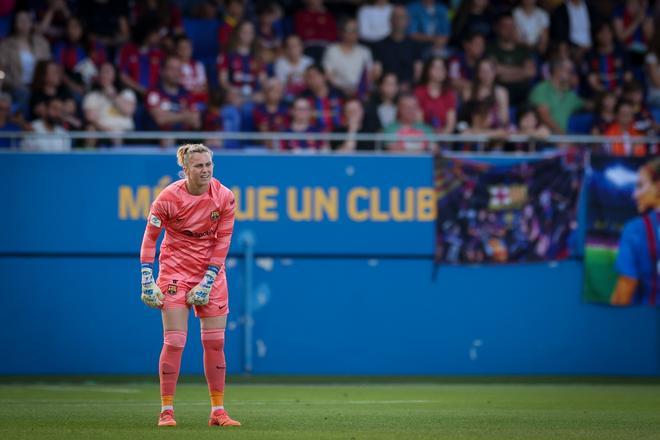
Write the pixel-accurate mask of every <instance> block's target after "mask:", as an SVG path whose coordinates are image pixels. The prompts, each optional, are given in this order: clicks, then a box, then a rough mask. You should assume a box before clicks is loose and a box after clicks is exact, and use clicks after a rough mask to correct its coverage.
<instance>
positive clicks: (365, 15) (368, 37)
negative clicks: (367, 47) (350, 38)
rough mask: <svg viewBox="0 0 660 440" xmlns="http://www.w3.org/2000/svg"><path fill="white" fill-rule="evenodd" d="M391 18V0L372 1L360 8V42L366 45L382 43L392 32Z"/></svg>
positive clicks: (358, 19)
mask: <svg viewBox="0 0 660 440" xmlns="http://www.w3.org/2000/svg"><path fill="white" fill-rule="evenodd" d="M391 16H392V5H391V4H390V2H389V0H372V1H371V2H369V4H366V5H362V6H360V9H358V13H357V21H358V29H359V35H360V40H362V41H364V42H366V43H377V42H378V41H382V40H383V39H384V38H385V37H387V36H388V35H389V34H390V32H391V29H390V22H391Z"/></svg>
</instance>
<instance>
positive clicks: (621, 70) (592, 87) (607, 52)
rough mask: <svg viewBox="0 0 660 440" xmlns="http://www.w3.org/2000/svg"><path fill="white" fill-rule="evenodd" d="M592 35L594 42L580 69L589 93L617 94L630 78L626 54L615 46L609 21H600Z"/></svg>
mask: <svg viewBox="0 0 660 440" xmlns="http://www.w3.org/2000/svg"><path fill="white" fill-rule="evenodd" d="M594 36H595V39H596V42H595V43H596V44H595V45H594V48H593V49H592V50H590V51H589V52H588V53H587V55H586V57H585V60H584V66H583V69H582V70H583V75H584V76H585V77H586V79H587V88H588V90H589V92H590V94H591V95H593V94H597V93H600V92H604V91H610V92H614V93H616V94H617V95H619V94H620V93H621V86H622V85H623V82H624V80H630V79H631V78H632V74H631V73H630V71H628V61H627V59H626V56H625V54H624V53H623V51H622V50H620V49H618V48H617V47H616V46H615V44H614V34H613V32H612V27H611V26H610V24H609V23H607V22H602V23H600V24H599V25H598V26H597V27H596V32H595V34H594Z"/></svg>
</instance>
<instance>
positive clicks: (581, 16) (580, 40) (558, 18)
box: [550, 0, 595, 55]
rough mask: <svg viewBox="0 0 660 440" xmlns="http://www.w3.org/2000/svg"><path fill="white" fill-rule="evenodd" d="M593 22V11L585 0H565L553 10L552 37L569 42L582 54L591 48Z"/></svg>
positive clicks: (551, 19)
mask: <svg viewBox="0 0 660 440" xmlns="http://www.w3.org/2000/svg"><path fill="white" fill-rule="evenodd" d="M593 23H595V20H594V16H593V13H592V11H591V8H590V7H589V6H588V5H587V2H586V1H585V0H564V2H563V3H562V4H560V5H559V6H557V7H556V8H555V9H554V11H552V16H551V17H550V38H551V39H552V40H555V41H566V42H568V43H569V44H570V45H571V47H573V48H576V50H577V53H578V54H579V55H581V54H583V53H584V52H586V51H587V50H589V49H590V48H591V26H592V24H593Z"/></svg>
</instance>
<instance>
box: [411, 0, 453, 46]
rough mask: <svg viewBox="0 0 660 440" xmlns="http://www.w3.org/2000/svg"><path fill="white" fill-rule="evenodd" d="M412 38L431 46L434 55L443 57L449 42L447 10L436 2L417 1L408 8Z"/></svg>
mask: <svg viewBox="0 0 660 440" xmlns="http://www.w3.org/2000/svg"><path fill="white" fill-rule="evenodd" d="M408 13H409V14H410V27H409V28H408V33H409V34H410V38H412V39H413V40H415V41H419V42H420V43H423V44H425V45H428V46H431V48H432V50H433V53H435V54H439V55H441V54H442V52H444V49H445V46H446V45H447V41H448V40H449V30H450V29H449V18H448V16H447V8H446V7H445V5H443V4H442V3H440V2H436V1H435V0H417V1H415V2H413V3H411V4H410V5H409V6H408Z"/></svg>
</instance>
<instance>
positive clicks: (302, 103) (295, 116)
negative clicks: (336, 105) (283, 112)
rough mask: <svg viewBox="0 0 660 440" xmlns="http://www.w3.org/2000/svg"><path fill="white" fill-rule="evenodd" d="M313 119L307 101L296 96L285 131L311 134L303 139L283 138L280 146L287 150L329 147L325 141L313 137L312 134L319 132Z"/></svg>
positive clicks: (326, 148) (319, 149)
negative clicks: (287, 127)
mask: <svg viewBox="0 0 660 440" xmlns="http://www.w3.org/2000/svg"><path fill="white" fill-rule="evenodd" d="M313 121H314V118H313V117H312V107H311V105H310V103H309V101H308V100H307V99H305V98H302V97H300V98H296V99H295V101H293V104H292V106H291V124H290V125H289V130H288V131H287V133H294V134H311V135H312V136H309V137H307V138H305V139H284V140H283V141H282V142H281V146H280V148H281V149H282V150H287V151H302V150H315V151H321V150H325V151H327V150H328V149H329V145H328V142H327V141H323V140H316V139H313V136H314V135H316V134H318V133H319V130H318V129H317V128H316V126H315V125H314V122H313Z"/></svg>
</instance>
